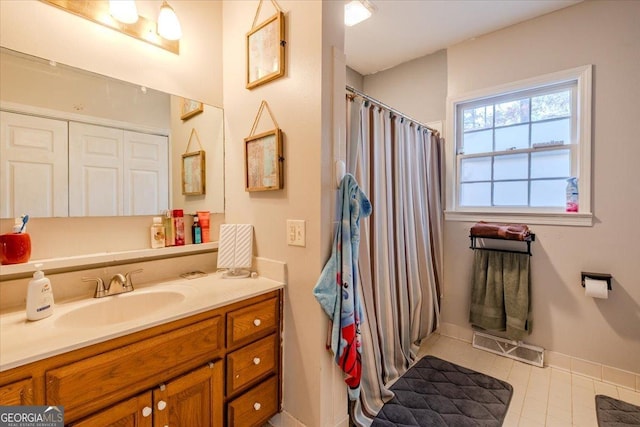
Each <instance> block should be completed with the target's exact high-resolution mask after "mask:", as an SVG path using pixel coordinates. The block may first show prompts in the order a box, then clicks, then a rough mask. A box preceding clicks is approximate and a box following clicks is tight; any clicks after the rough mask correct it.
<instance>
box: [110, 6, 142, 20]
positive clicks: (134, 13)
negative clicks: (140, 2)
mask: <svg viewBox="0 0 640 427" xmlns="http://www.w3.org/2000/svg"><path fill="white" fill-rule="evenodd" d="M109 13H110V14H111V16H113V18H114V19H116V20H118V21H120V22H122V23H123V24H135V23H136V22H138V8H137V7H136V2H135V0H109Z"/></svg>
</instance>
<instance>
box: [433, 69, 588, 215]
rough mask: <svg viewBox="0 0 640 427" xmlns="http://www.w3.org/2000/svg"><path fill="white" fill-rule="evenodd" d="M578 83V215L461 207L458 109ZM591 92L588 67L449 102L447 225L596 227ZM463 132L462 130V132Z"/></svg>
mask: <svg viewBox="0 0 640 427" xmlns="http://www.w3.org/2000/svg"><path fill="white" fill-rule="evenodd" d="M572 81H575V82H576V94H577V100H576V109H575V111H574V115H575V117H576V121H577V124H576V142H577V143H578V147H577V150H575V155H577V159H576V162H575V164H573V159H572V171H575V172H576V176H578V178H579V192H580V199H579V212H577V213H575V212H560V211H558V210H549V209H539V208H531V207H523V208H503V207H462V206H459V204H458V203H459V202H458V199H459V198H458V188H459V187H458V185H459V183H458V156H457V152H456V150H457V147H456V146H457V144H456V135H457V132H458V129H457V126H458V125H459V120H458V117H457V111H458V108H457V107H458V105H459V104H465V103H469V102H474V101H479V100H482V99H487V98H494V97H496V96H500V95H504V94H508V93H513V92H519V91H523V90H531V89H536V88H540V87H545V86H551V85H556V84H561V83H568V82H572ZM591 91H592V65H585V66H582V67H576V68H572V69H569V70H564V71H559V72H555V73H550V74H545V75H542V76H538V77H534V78H530V79H525V80H520V81H517V82H512V83H507V84H503V85H499V86H494V87H490V88H486V89H481V90H476V91H472V92H468V93H464V94H461V95H458V96H453V97H448V98H447V133H446V135H447V144H446V150H445V157H446V158H445V165H446V203H447V204H446V210H445V220H447V221H469V222H477V221H492V222H517V223H527V224H550V225H576V226H591V225H593V214H592V210H591ZM460 131H462V130H460Z"/></svg>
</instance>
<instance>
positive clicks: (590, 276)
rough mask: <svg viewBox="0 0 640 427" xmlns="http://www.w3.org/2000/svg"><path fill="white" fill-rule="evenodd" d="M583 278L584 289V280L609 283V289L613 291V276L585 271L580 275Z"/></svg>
mask: <svg viewBox="0 0 640 427" xmlns="http://www.w3.org/2000/svg"><path fill="white" fill-rule="evenodd" d="M580 274H581V276H582V287H583V288H584V279H593V280H605V281H606V282H607V289H608V290H611V277H612V276H611V275H610V274H606V273H589V272H586V271H583V272H582V273H580Z"/></svg>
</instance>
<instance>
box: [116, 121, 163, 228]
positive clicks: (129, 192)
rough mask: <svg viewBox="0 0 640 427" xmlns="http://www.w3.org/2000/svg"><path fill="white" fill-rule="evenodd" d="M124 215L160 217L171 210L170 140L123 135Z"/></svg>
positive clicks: (148, 136)
mask: <svg viewBox="0 0 640 427" xmlns="http://www.w3.org/2000/svg"><path fill="white" fill-rule="evenodd" d="M124 150H125V153H124V214H125V215H158V214H160V213H161V212H162V211H163V210H166V209H168V207H169V139H168V138H167V137H166V136H160V135H150V134H146V133H140V132H130V131H124Z"/></svg>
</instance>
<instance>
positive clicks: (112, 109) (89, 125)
mask: <svg viewBox="0 0 640 427" xmlns="http://www.w3.org/2000/svg"><path fill="white" fill-rule="evenodd" d="M140 72H141V73H144V70H140ZM191 101H193V100H185V99H183V98H181V97H179V96H175V95H172V94H167V93H163V92H159V91H156V90H153V89H150V88H146V87H141V86H139V85H133V84H130V83H127V82H123V81H120V80H115V79H112V78H108V77H105V76H101V75H98V74H95V73H90V72H87V71H84V70H79V69H76V68H73V67H68V66H65V65H62V64H56V63H53V62H50V61H48V60H45V59H42V58H36V57H33V56H29V55H25V54H22V53H19V52H15V51H12V50H9V49H5V48H0V115H1V116H0V132H1V135H0V136H1V138H0V217H2V218H15V217H18V216H20V215H22V214H29V215H30V216H32V217H68V216H128V215H158V214H160V213H161V212H162V211H163V210H165V209H184V210H185V213H190V212H195V211H197V210H208V211H210V212H212V213H222V212H224V132H223V129H224V125H223V111H222V109H220V108H218V107H213V106H210V105H203V106H202V108H201V110H202V111H200V108H198V111H196V112H195V114H185V113H184V111H185V110H184V105H185V102H186V103H187V104H188V105H193V102H191ZM189 108H191V107H189ZM187 116H188V117H187ZM194 129H195V130H196V132H197V134H198V135H199V146H198V147H197V148H196V149H197V150H200V149H202V150H203V151H204V152H205V154H206V163H205V167H206V170H205V171H204V172H205V173H204V176H205V177H206V192H205V193H204V194H199V195H183V194H182V191H181V189H182V177H183V173H182V171H181V167H182V155H183V154H185V151H186V150H187V146H188V143H189V137H190V135H191V134H192V133H193V130H194ZM191 148H194V146H193V144H192V145H191ZM191 151H193V150H191Z"/></svg>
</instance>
